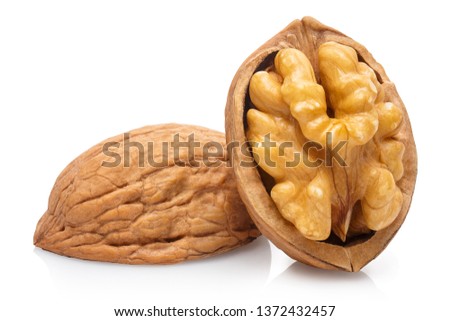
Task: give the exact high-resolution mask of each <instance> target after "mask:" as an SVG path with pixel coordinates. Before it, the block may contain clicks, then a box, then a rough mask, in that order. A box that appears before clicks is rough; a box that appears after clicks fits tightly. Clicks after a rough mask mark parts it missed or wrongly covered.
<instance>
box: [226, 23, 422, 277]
mask: <svg viewBox="0 0 450 321" xmlns="http://www.w3.org/2000/svg"><path fill="white" fill-rule="evenodd" d="M327 41H335V42H338V43H341V44H344V45H347V46H350V47H352V48H354V49H355V50H356V51H357V53H358V56H359V57H360V60H362V61H364V62H365V63H366V64H368V65H369V66H370V67H371V68H372V69H373V70H374V71H375V73H376V75H377V78H378V80H379V81H380V83H382V84H383V86H384V89H385V94H386V97H387V98H389V100H390V101H392V102H393V103H394V104H396V105H397V106H399V107H400V108H401V109H402V110H403V113H404V120H403V125H402V128H401V130H400V132H399V133H398V134H397V135H396V138H397V139H398V140H399V141H401V142H402V143H403V144H404V145H405V153H404V156H403V165H404V176H403V178H402V179H401V180H400V181H399V182H398V186H399V187H400V189H401V191H402V193H403V197H404V201H403V205H402V209H401V211H400V213H399V215H398V217H397V218H396V219H395V221H394V222H393V223H392V224H391V225H390V226H389V227H387V228H385V229H383V230H380V231H378V232H374V233H373V234H371V235H370V236H367V237H365V238H360V239H356V240H354V241H352V242H349V243H348V244H345V245H344V246H342V245H336V244H331V243H327V242H317V241H311V240H308V239H306V238H305V237H303V236H302V235H301V234H300V233H299V232H298V231H297V230H296V229H295V227H294V226H293V225H292V224H291V223H289V222H287V221H286V220H285V219H284V218H283V217H282V216H281V214H280V213H279V211H278V209H277V207H276V205H275V204H274V202H273V201H272V198H271V197H270V195H269V193H268V192H267V190H266V187H265V186H264V184H263V182H262V180H261V177H260V174H259V172H258V169H257V168H256V167H242V166H239V164H240V163H241V161H244V159H245V155H243V154H242V153H241V151H240V150H238V149H233V151H232V155H231V158H232V163H233V170H234V174H235V176H236V181H237V186H238V191H239V194H240V196H241V198H242V200H243V202H244V204H245V205H246V207H247V210H248V212H249V213H250V216H251V218H252V219H253V221H254V222H255V224H256V225H257V227H258V228H259V230H260V231H261V232H262V233H263V234H264V235H265V236H266V237H268V238H269V239H270V240H271V241H272V242H273V243H274V244H275V245H276V246H277V247H278V248H280V249H281V250H283V251H284V252H285V253H286V254H287V255H289V256H290V257H292V258H293V259H295V260H298V261H300V262H303V263H306V264H308V265H312V266H315V267H318V268H322V269H329V270H343V271H359V270H360V269H361V268H362V267H364V266H365V265H366V264H368V263H369V262H370V261H372V260H373V259H374V258H375V257H377V256H378V255H379V254H380V253H381V252H382V251H383V250H384V249H385V248H386V246H387V245H388V244H389V242H390V241H391V239H392V238H393V237H394V236H395V234H396V232H397V231H398V229H399V228H400V226H401V225H402V224H403V222H404V220H405V218H406V215H407V213H408V210H409V207H410V205H411V200H412V195H413V192H414V186H415V182H416V176H417V152H416V146H415V142H414V137H413V133H412V130H411V124H410V121H409V117H408V114H407V111H406V109H405V106H404V104H403V102H402V100H401V98H400V97H399V95H398V93H397V91H396V89H395V85H394V84H393V83H392V82H391V81H390V80H389V78H388V77H387V75H386V73H385V71H384V69H383V67H382V66H381V65H380V64H378V63H377V62H376V61H375V59H374V58H373V57H372V55H371V54H370V53H369V51H368V50H367V49H366V48H365V47H364V46H362V45H361V44H359V43H357V42H356V41H354V40H353V39H351V38H349V37H347V36H346V35H344V34H342V33H341V32H339V31H337V30H335V29H332V28H330V27H328V26H325V25H323V24H321V23H320V22H318V21H317V20H315V19H313V18H311V17H305V18H303V19H302V20H295V21H293V22H292V23H291V24H289V25H288V26H287V27H286V28H285V29H283V30H282V31H281V32H279V33H278V34H276V35H275V36H274V37H273V38H272V39H270V40H268V41H267V42H266V43H265V44H263V45H262V46H261V47H260V48H258V49H257V50H256V51H255V52H254V53H252V54H251V55H250V56H249V57H248V58H247V59H246V60H245V61H244V63H243V64H242V65H241V67H240V68H239V70H238V71H237V73H236V75H235V77H234V79H233V81H232V83H231V86H230V90H229V93H228V100H227V105H226V110H225V119H226V121H225V123H226V124H225V126H226V139H227V143H228V144H229V143H230V142H238V143H239V144H245V143H246V142H247V138H246V134H245V128H246V111H247V109H248V107H247V105H248V104H247V101H248V85H249V82H250V78H251V76H252V75H253V74H254V72H255V71H257V70H260V69H261V68H262V67H263V66H264V65H265V64H267V58H270V57H271V56H273V55H274V54H275V53H276V52H278V51H279V50H280V49H282V48H289V47H292V48H297V49H300V50H302V51H303V52H304V53H305V54H306V55H307V56H308V58H309V59H310V61H311V63H312V65H313V67H314V70H315V72H317V64H318V61H317V55H313V54H311V53H313V52H315V51H316V50H317V48H318V47H319V46H320V44H322V43H324V42H327Z"/></svg>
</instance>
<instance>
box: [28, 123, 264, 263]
mask: <svg viewBox="0 0 450 321" xmlns="http://www.w3.org/2000/svg"><path fill="white" fill-rule="evenodd" d="M191 134H194V141H195V143H198V145H199V146H198V148H195V149H193V150H194V153H192V154H189V151H188V149H187V148H180V150H179V157H174V153H173V152H174V148H171V147H170V146H171V145H170V143H172V142H173V141H174V137H175V135H179V141H180V142H186V140H187V138H188V137H189V135H191ZM125 139H126V138H125V136H124V135H119V136H116V137H112V138H110V139H107V140H105V141H103V142H102V143H99V144H97V145H95V146H94V147H92V148H91V149H89V150H88V151H86V152H85V153H83V154H82V155H80V156H79V157H78V158H76V159H75V160H74V161H72V162H71V163H70V164H69V165H68V166H67V167H66V168H65V169H64V171H63V172H62V173H61V174H60V175H59V177H58V179H57V180H56V183H55V185H54V187H53V190H52V192H51V195H50V199H49V205H48V210H47V212H46V213H45V214H44V215H43V216H42V218H41V219H40V221H39V223H38V224H37V227H36V232H35V235H34V244H35V245H36V246H38V247H41V248H43V249H45V250H48V251H51V252H55V253H57V254H62V255H66V256H70V257H76V258H81V259H88V260H96V261H108V262H117V263H127V264H146V263H164V264H167V263H177V262H180V261H184V260H191V259H197V258H202V257H207V256H211V255H216V254H219V253H223V252H227V251H230V250H232V249H234V248H237V247H239V246H241V245H244V244H246V243H248V242H250V241H252V240H253V239H255V238H256V237H258V236H259V235H260V233H259V231H258V230H257V229H256V227H255V225H254V224H253V222H252V221H251V219H250V218H249V216H248V214H247V211H246V209H245V206H244V204H243V203H242V201H241V200H240V197H239V194H238V193H237V190H236V183H235V180H234V176H233V174H232V169H231V168H230V167H229V166H228V165H227V156H226V148H225V137H224V135H223V134H222V133H219V132H216V131H214V130H210V129H207V128H203V127H198V126H190V125H178V124H165V125H157V126H148V127H143V128H140V129H136V130H133V131H131V132H130V133H129V142H130V145H129V146H130V148H129V154H128V155H129V158H128V159H129V164H127V163H126V162H127V161H126V156H125V154H124V146H125V144H124V141H125ZM163 142H165V143H167V144H168V146H167V147H168V148H167V150H165V149H164V145H163V144H164V143H163ZM148 143H153V145H152V146H153V148H152V149H150V148H149V145H148ZM208 143H210V144H212V145H214V146H216V147H217V146H219V147H218V148H217V150H219V152H217V153H211V154H209V157H208V159H205V157H206V155H205V149H204V146H205V144H208ZM105 144H109V147H108V148H107V152H106V153H105V149H104V148H105V146H108V145H105ZM131 144H132V145H131ZM137 144H141V146H142V151H141V152H139V148H138V147H137V146H136V145H137ZM220 151H222V152H220ZM112 152H114V153H115V155H123V158H122V160H121V162H120V163H116V164H115V165H114V166H113V163H114V161H115V160H117V158H116V156H115V155H114V154H112ZM142 156H144V157H142ZM149 157H150V158H151V159H152V161H154V162H155V163H154V164H156V163H158V164H160V165H157V164H156V165H153V166H152V165H151V163H149V161H148V159H150V158H149ZM164 159H166V160H167V164H164V163H163V162H164ZM105 162H106V163H105ZM207 164H209V166H207Z"/></svg>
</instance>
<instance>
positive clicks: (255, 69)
mask: <svg viewBox="0 0 450 321" xmlns="http://www.w3.org/2000/svg"><path fill="white" fill-rule="evenodd" d="M226 128H227V130H226V133H227V140H228V142H231V141H233V142H234V141H238V142H240V143H246V142H247V143H249V145H250V146H249V147H251V151H252V157H253V158H254V160H255V164H257V165H258V167H255V166H242V165H243V164H248V159H247V158H248V157H249V156H248V155H245V154H243V153H241V152H240V151H239V150H237V149H236V150H234V151H233V154H232V158H233V164H234V172H235V175H236V178H237V183H238V189H239V192H240V195H241V197H242V199H243V201H244V203H245V204H246V206H247V209H248V210H249V213H250V215H251V216H252V218H253V220H254V222H255V223H256V224H257V226H258V227H259V229H260V230H261V231H262V233H263V234H265V235H266V236H267V237H268V238H269V239H271V241H272V242H274V243H275V245H277V246H278V247H279V248H280V249H282V250H284V251H285V252H286V253H287V254H288V255H290V256H291V257H292V258H294V259H296V260H299V261H301V262H304V263H307V264H310V265H313V266H316V267H320V268H324V269H338V270H345V271H358V270H360V269H361V268H362V267H363V266H364V265H366V264H367V263H368V262H370V261H371V260H372V259H374V258H375V257H376V256H377V255H378V254H379V253H380V252H381V251H382V250H383V249H384V248H385V247H386V246H387V244H388V243H389V241H390V240H391V239H392V237H393V236H394V235H395V233H396V232H397V230H398V229H399V227H400V226H401V224H402V223H403V221H404V219H405V216H406V214H407V212H408V209H409V206H410V203H411V198H412V194H413V190H414V185H415V179H416V175H417V155H416V148H415V144H414V139H413V135H412V131H411V126H410V122H409V119H408V115H407V112H406V110H405V107H404V105H403V103H402V101H401V99H400V97H399V96H398V94H397V92H396V90H395V87H394V85H393V83H392V82H390V81H389V79H388V77H387V76H386V74H385V72H384V70H383V68H382V67H381V66H380V65H379V64H378V63H376V62H375V60H374V59H373V57H372V56H371V55H370V53H369V52H368V51H367V50H366V49H365V48H364V47H363V46H362V45H360V44H358V43H357V42H355V41H354V40H352V39H350V38H348V37H347V36H345V35H343V34H342V33H340V32H338V31H336V30H334V29H331V28H329V27H326V26H324V25H322V24H320V23H319V22H318V21H316V20H314V19H312V18H309V17H306V18H304V19H303V20H302V21H294V22H293V23H292V24H290V25H289V26H288V27H287V28H286V29H284V30H283V31H281V32H280V33H279V34H277V35H276V36H275V37H274V38H272V39H271V40H269V41H268V42H267V43H266V44H264V45H263V46H262V47H260V48H259V49H258V50H257V51H256V52H255V53H253V54H252V55H251V56H250V57H249V58H248V59H247V60H246V61H245V62H244V63H243V65H242V66H241V68H240V69H239V70H238V72H237V74H236V76H235V78H234V80H233V83H232V85H231V88H230V92H229V97H228V103H227V109H226Z"/></svg>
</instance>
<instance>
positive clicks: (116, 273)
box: [34, 237, 271, 302]
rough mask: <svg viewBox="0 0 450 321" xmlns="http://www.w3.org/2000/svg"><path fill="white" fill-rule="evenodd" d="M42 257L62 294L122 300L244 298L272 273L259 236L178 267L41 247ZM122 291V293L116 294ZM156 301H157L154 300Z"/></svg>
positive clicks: (264, 243)
mask: <svg viewBox="0 0 450 321" xmlns="http://www.w3.org/2000/svg"><path fill="white" fill-rule="evenodd" d="M34 253H35V254H36V255H37V256H39V258H40V259H42V260H43V261H44V262H45V264H46V266H47V268H48V270H49V273H50V278H51V279H52V280H53V282H54V284H55V287H56V289H57V290H58V291H59V292H60V294H61V295H63V296H64V295H69V296H70V295H71V294H72V293H80V292H82V293H83V292H85V293H86V295H87V296H89V294H90V293H91V294H93V295H94V296H95V297H96V298H98V297H102V296H104V297H109V296H110V292H111V291H113V292H114V291H116V292H117V296H118V297H123V294H125V293H127V292H129V293H133V296H134V297H136V296H137V295H139V293H141V294H142V297H145V298H151V297H152V294H157V299H158V300H160V301H167V300H170V301H171V302H173V301H174V300H177V298H179V299H183V300H195V296H196V295H199V296H204V293H208V292H209V293H212V294H214V295H221V293H223V294H226V293H227V292H236V288H239V289H241V290H242V291H239V292H240V294H242V295H245V292H246V289H247V290H248V291H251V292H253V291H254V290H255V289H257V288H261V287H262V286H263V285H264V283H265V281H266V279H267V277H268V275H269V271H270V264H271V252H270V245H269V242H268V241H267V239H265V238H264V237H260V238H259V239H257V240H255V241H253V242H252V243H250V244H247V245H245V246H243V247H242V248H239V249H237V250H234V251H231V252H229V253H226V254H222V255H219V256H216V257H210V258H207V259H200V260H197V261H189V262H184V263H180V264H175V265H123V264H114V263H104V262H93V261H85V260H79V259H73V258H68V257H64V256H60V255H56V254H53V253H50V252H47V251H43V250H41V249H39V248H36V249H35V250H34ZM118 290H119V291H118ZM152 299H153V298H152Z"/></svg>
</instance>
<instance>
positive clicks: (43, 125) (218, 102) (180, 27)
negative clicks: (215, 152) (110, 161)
mask: <svg viewBox="0 0 450 321" xmlns="http://www.w3.org/2000/svg"><path fill="white" fill-rule="evenodd" d="M441 3H445V2H443V1H442V2H441ZM441 3H438V2H434V1H421V2H413V1H408V2H398V3H396V2H394V1H389V2H381V1H376V2H375V1H371V2H367V3H364V2H362V1H354V2H346V1H327V2H325V1H278V0H277V1H275V0H272V1H230V0H227V1H220V2H219V1H203V2H199V1H164V3H163V2H162V1H161V2H157V1H123V2H119V1H92V0H89V1H80V0H79V1H29V2H25V1H1V2H0V113H1V116H0V130H1V138H2V140H1V143H0V144H1V149H0V150H1V152H0V153H1V154H0V155H1V157H0V170H1V185H0V189H1V191H0V200H1V202H0V213H1V221H0V222H1V232H0V246H1V258H0V260H1V264H0V269H1V273H0V280H1V283H0V293H1V301H0V318H1V319H2V320H19V319H20V320H25V319H28V320H61V319H64V320H83V319H86V320H95V319H97V320H113V319H115V317H114V313H113V308H147V307H152V306H153V305H158V306H160V307H165V306H177V307H188V308H189V307H194V306H196V305H198V306H202V307H209V306H210V305H213V304H216V305H217V306H219V307H221V308H226V307H245V308H249V309H250V308H253V309H255V308H256V306H258V305H264V304H272V305H306V304H309V305H336V310H335V313H334V316H333V317H332V318H325V319H332V320H346V321H349V320H380V319H382V318H386V319H395V318H398V319H406V318H411V317H414V316H418V317H420V318H427V319H430V320H442V319H445V317H444V315H445V314H447V315H448V313H449V312H448V295H447V291H448V290H447V289H448V287H449V286H450V277H449V275H450V274H449V272H448V261H449V260H448V257H449V251H448V246H449V238H448V236H447V235H448V233H449V231H450V224H449V223H450V218H449V214H450V213H449V207H448V204H449V196H448V190H449V189H448V184H449V181H450V175H449V167H448V159H449V156H450V155H449V147H448V141H449V140H448V139H447V135H448V133H447V130H448V128H449V126H448V120H449V117H450V106H449V98H448V94H449V72H450V69H449V63H448V60H449V54H450V52H449V46H448V35H447V32H448V30H449V29H450V24H449V23H448V21H449V20H448V16H447V10H446V9H445V8H444V6H443V5H441ZM305 15H311V16H314V17H316V18H317V19H319V20H320V21H322V22H323V23H325V24H328V25H330V26H332V27H335V28H337V29H339V30H341V31H342V32H344V33H346V34H348V35H349V36H351V37H352V38H354V39H356V40H357V41H359V42H361V43H363V44H364V45H365V46H366V47H367V48H368V49H369V50H370V51H371V52H372V54H373V55H374V57H375V58H376V59H377V60H378V61H379V62H381V63H382V64H383V66H384V68H385V69H386V71H387V74H388V76H389V77H390V78H391V80H392V81H393V82H395V84H396V85H397V89H398V91H399V93H400V95H401V97H402V99H403V101H404V103H405V105H406V106H407V108H408V111H409V115H410V117H411V122H412V125H413V129H414V134H415V139H416V143H417V148H418V153H419V176H418V180H417V186H416V192H415V195H414V199H413V203H412V207H411V210H410V212H409V215H408V217H407V219H406V221H405V223H404V225H403V227H402V228H401V230H400V231H399V233H398V234H397V236H396V237H395V238H394V240H393V241H392V242H391V244H390V245H389V247H388V248H387V249H386V250H385V251H384V252H383V253H382V254H381V255H380V256H379V257H378V258H377V259H376V260H375V261H373V262H372V263H370V264H369V265H368V266H367V267H366V268H364V269H363V271H361V272H360V273H354V274H350V273H339V272H329V271H321V270H317V269H314V268H310V267H307V266H304V265H302V264H300V263H295V262H293V261H292V260H291V259H289V258H288V257H286V256H285V255H284V254H283V253H282V252H280V251H278V250H277V249H275V248H274V247H273V246H272V245H271V244H270V243H269V242H268V241H267V240H266V239H265V238H263V237H261V238H260V239H259V240H257V241H255V242H254V243H252V244H250V245H248V246H246V247H244V248H242V249H239V250H237V251H234V252H232V253H229V254H226V255H223V256H219V257H216V258H211V259H207V260H204V261H197V262H190V263H184V264H179V265H174V266H126V265H116V264H107V263H96V262H87V261H82V260H76V259H69V258H65V257H61V256H58V255H55V254H52V253H48V252H45V251H42V250H40V249H36V248H35V247H34V246H33V244H32V237H33V233H34V228H35V225H36V223H37V221H38V219H39V218H40V216H41V215H42V214H43V213H44V211H45V210H46V206H47V200H48V195H49V193H50V190H51V188H52V186H53V183H54V181H55V179H56V177H57V175H58V174H59V173H60V171H61V170H62V169H63V168H64V167H65V166H66V165H67V164H68V163H69V162H70V161H71V160H72V159H73V158H75V157H76V156H78V155H79V154H80V153H82V152H83V151H85V150H86V149H88V148H89V147H90V146H92V145H94V144H96V143H97V142H99V141H101V140H103V139H105V138H107V137H110V136H113V135H116V134H120V133H122V132H124V131H127V130H131V129H133V128H137V127H141V126H143V125H147V124H158V123H166V122H178V123H191V124H198V125H203V126H208V127H211V128H214V129H218V130H221V131H223V130H224V117H223V115H224V106H225V101H226V96H227V91H228V87H229V84H230V82H231V80H232V78H233V76H234V73H235V72H236V70H237V69H238V67H239V66H240V64H241V63H242V62H243V61H244V59H245V58H246V57H247V56H248V55H250V54H251V53H252V52H253V51H254V50H255V49H256V48H257V47H258V46H260V45H261V44H262V43H264V42H265V41H266V40H267V39H269V38H270V37H272V36H273V35H274V34H275V33H277V32H278V31H280V30H281V29H282V28H283V27H285V26H286V25H287V24H288V23H289V22H291V21H292V20H293V19H295V18H301V17H303V16H305ZM252 318H255V319H258V318H256V317H248V318H247V319H248V320H250V319H252ZM131 319H133V318H131ZM242 319H243V320H244V319H246V318H242ZM259 319H261V318H259ZM272 319H273V320H276V319H277V318H272ZM284 319H290V317H288V318H284Z"/></svg>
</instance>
